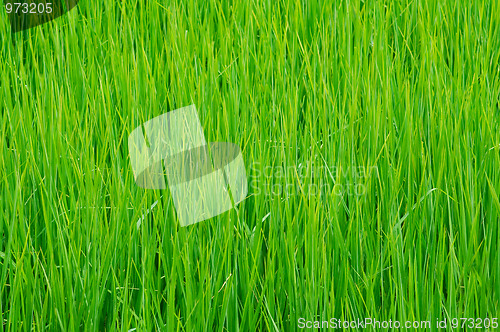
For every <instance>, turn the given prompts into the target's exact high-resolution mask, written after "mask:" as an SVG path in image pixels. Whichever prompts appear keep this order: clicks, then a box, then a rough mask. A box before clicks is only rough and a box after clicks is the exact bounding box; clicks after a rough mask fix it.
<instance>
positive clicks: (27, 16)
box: [4, 0, 79, 33]
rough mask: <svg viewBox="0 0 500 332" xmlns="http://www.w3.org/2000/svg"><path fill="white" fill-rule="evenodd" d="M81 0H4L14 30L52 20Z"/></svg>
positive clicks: (21, 29) (18, 30)
mask: <svg viewBox="0 0 500 332" xmlns="http://www.w3.org/2000/svg"><path fill="white" fill-rule="evenodd" d="M78 2H79V0H4V9H5V10H7V13H8V14H9V20H10V25H11V28H12V32H13V33H16V32H20V31H23V30H26V29H30V28H33V27H36V26H38V25H42V24H44V23H47V22H50V21H52V20H53V19H56V18H58V17H59V16H62V15H64V14H66V13H67V12H68V11H70V10H71V9H73V8H74V7H75V6H76V5H77V4H78Z"/></svg>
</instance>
